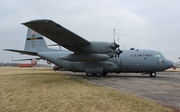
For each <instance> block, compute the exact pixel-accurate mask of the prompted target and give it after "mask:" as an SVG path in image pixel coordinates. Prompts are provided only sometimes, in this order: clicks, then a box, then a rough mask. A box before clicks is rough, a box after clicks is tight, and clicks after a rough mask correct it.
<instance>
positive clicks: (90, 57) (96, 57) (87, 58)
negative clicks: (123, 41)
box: [61, 53, 109, 62]
mask: <svg viewBox="0 0 180 112" xmlns="http://www.w3.org/2000/svg"><path fill="white" fill-rule="evenodd" d="M61 59H64V60H67V61H84V62H94V61H105V60H107V59H109V56H108V55H106V54H93V53H92V54H69V55H67V56H64V57H61Z"/></svg>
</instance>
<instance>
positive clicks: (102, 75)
mask: <svg viewBox="0 0 180 112" xmlns="http://www.w3.org/2000/svg"><path fill="white" fill-rule="evenodd" d="M86 75H87V76H92V77H96V76H98V77H106V75H107V73H106V72H104V73H102V74H95V73H92V74H90V73H86Z"/></svg>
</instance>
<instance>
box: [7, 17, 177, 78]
mask: <svg viewBox="0 0 180 112" xmlns="http://www.w3.org/2000/svg"><path fill="white" fill-rule="evenodd" d="M22 24H23V25H25V26H27V27H28V32H27V38H26V42H25V48H24V50H14V49H4V50H7V51H12V52H18V53H21V54H27V55H34V56H39V57H41V58H42V59H46V60H48V61H50V62H52V63H54V64H55V65H57V66H59V67H61V68H64V69H65V70H67V71H73V72H85V73H86V74H87V75H101V76H106V75H107V73H121V72H124V73H148V74H150V76H151V77H155V76H156V72H158V71H164V70H166V69H168V68H171V67H173V66H174V64H173V62H172V61H170V60H167V59H166V58H165V57H164V56H163V55H162V54H161V53H159V52H157V51H153V50H134V49H131V50H124V51H122V50H120V49H119V45H118V44H116V43H115V41H114V42H95V41H93V42H90V41H87V40H86V39H84V38H82V37H80V36H78V35H76V34H75V33H73V32H71V31H69V30H68V29H66V28H64V27H63V26H61V25H59V24H57V23H55V22H53V21H52V20H47V19H41V20H33V21H29V22H26V23H22ZM43 36H45V37H47V38H49V39H50V40H52V41H54V42H55V43H57V44H58V45H61V46H63V47H65V48H66V49H68V50H69V51H68V50H60V49H52V48H48V47H47V45H46V43H45V40H44V38H43Z"/></svg>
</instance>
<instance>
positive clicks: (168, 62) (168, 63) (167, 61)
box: [166, 60, 174, 69]
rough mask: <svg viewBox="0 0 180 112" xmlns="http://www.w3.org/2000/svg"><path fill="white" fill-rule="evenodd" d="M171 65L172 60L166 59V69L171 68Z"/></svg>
mask: <svg viewBox="0 0 180 112" xmlns="http://www.w3.org/2000/svg"><path fill="white" fill-rule="evenodd" d="M173 66H174V63H173V62H172V61H170V60H166V67H167V69H168V68H171V67H173Z"/></svg>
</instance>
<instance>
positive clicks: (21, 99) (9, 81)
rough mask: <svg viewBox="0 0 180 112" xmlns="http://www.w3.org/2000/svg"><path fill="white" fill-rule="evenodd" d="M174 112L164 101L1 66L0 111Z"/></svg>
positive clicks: (44, 70) (49, 73)
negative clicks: (160, 101)
mask: <svg viewBox="0 0 180 112" xmlns="http://www.w3.org/2000/svg"><path fill="white" fill-rule="evenodd" d="M49 111H50V112H173V111H174V110H172V109H170V108H168V107H164V106H162V105H161V104H158V103H155V102H152V101H149V100H146V99H143V98H139V97H137V96H134V95H131V94H126V93H123V92H119V91H116V90H113V89H110V88H106V87H102V86H99V85H95V84H91V83H89V82H86V81H83V80H80V79H77V78H74V77H71V76H67V75H63V74H61V73H60V72H54V71H53V70H51V69H47V68H37V69H36V70H34V69H33V68H16V67H1V68H0V112H49Z"/></svg>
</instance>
